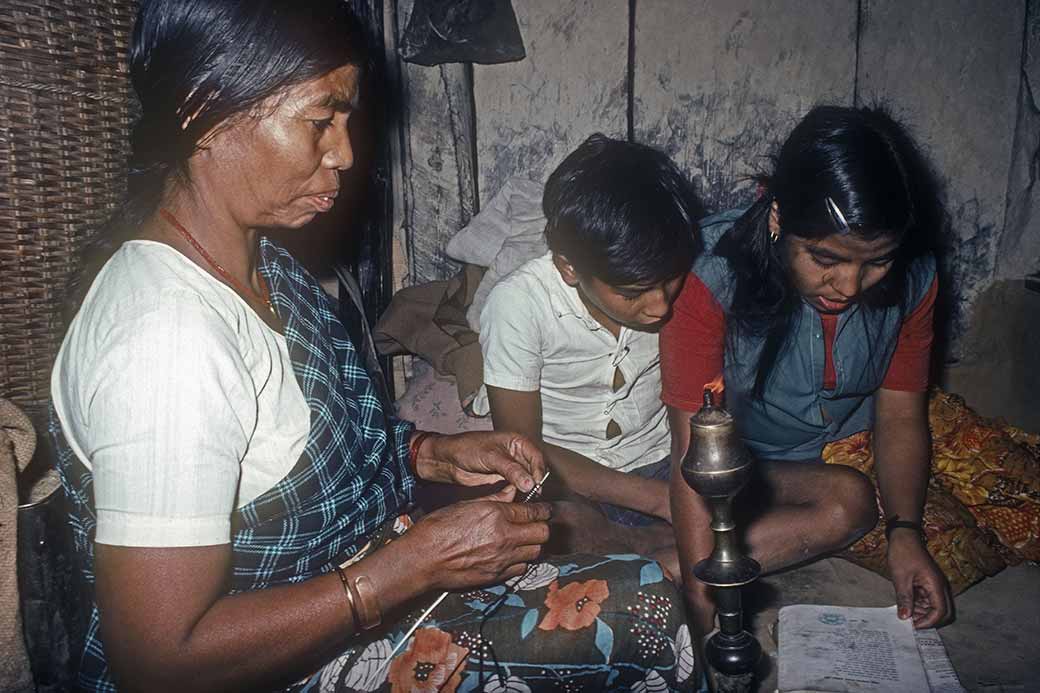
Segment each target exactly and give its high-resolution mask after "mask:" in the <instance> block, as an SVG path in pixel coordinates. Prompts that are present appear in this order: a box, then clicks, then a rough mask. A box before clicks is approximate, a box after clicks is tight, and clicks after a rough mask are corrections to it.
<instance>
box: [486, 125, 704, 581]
mask: <svg viewBox="0 0 1040 693" xmlns="http://www.w3.org/2000/svg"><path fill="white" fill-rule="evenodd" d="M542 206H543V209H544V212H545V216H546V219H547V223H546V230H545V235H546V240H547V242H548V245H549V249H550V252H549V253H547V254H546V255H544V256H542V257H539V258H536V259H534V260H531V261H530V262H528V263H526V264H525V265H523V266H522V267H520V268H519V269H518V270H516V271H515V272H513V273H512V274H510V275H509V276H508V277H506V278H505V279H503V280H502V281H501V282H499V283H498V284H497V285H496V286H495V288H494V289H493V290H492V292H491V295H490V296H489V298H488V301H487V304H486V305H485V306H484V309H483V311H482V313H481V328H480V343H481V349H482V351H483V355H484V384H485V388H482V390H481V392H480V393H479V394H478V397H477V400H476V401H475V402H474V409H475V411H476V412H477V413H487V411H488V409H489V408H490V412H491V415H492V420H493V421H494V426H495V429H496V430H509V431H517V432H520V433H523V434H525V435H527V436H529V437H531V438H532V439H533V440H536V441H539V442H540V444H541V445H542V448H543V450H544V451H545V453H546V455H547V458H548V459H549V462H550V465H551V467H552V470H553V473H554V476H555V477H556V480H557V481H558V482H561V483H562V484H563V485H564V486H565V487H566V491H565V493H566V494H567V496H566V497H567V498H568V500H569V501H570V502H567V503H559V504H557V509H556V510H555V511H554V519H555V520H556V521H557V522H559V523H560V524H562V525H563V526H564V527H565V528H566V530H567V531H566V532H565V534H566V535H567V538H566V541H565V545H564V546H562V547H560V548H561V550H564V551H573V550H583V551H590V550H600V551H618V550H627V551H632V552H636V553H641V554H645V555H651V556H653V557H655V558H657V559H658V560H660V561H661V562H662V564H664V565H665V567H666V568H668V569H669V570H670V571H671V572H672V573H673V575H676V576H677V575H678V569H677V563H676V559H675V548H674V538H673V537H672V532H671V527H670V526H669V525H668V524H666V523H668V522H670V519H671V512H670V509H669V500H668V483H667V478H668V471H669V451H670V436H669V429H668V421H667V413H666V411H665V407H664V405H663V404H662V402H661V399H660V397H661V376H660V366H659V357H658V346H657V345H658V335H657V333H658V330H659V329H660V327H661V325H662V324H663V323H664V322H665V321H666V320H667V319H668V316H669V314H670V312H671V305H672V301H674V300H675V297H676V296H677V295H678V293H679V290H680V289H681V288H682V283H683V279H684V278H685V276H686V275H687V273H688V272H689V269H690V266H691V264H692V263H693V260H694V257H695V256H696V254H697V252H698V250H699V248H700V240H699V234H698V232H697V226H696V220H697V219H698V218H700V216H701V207H700V203H699V201H698V200H697V197H696V195H695V193H694V191H693V187H692V185H691V184H690V183H689V181H687V180H686V178H685V177H684V176H683V175H682V173H680V171H679V170H678V168H677V167H676V166H675V164H674V163H672V162H671V161H670V160H669V159H668V157H667V156H665V155H664V154H663V153H661V152H659V151H657V150H654V149H652V148H650V147H646V146H644V145H639V144H633V143H629V142H624V141H618V140H612V139H610V138H607V137H604V136H603V135H599V134H597V135H593V136H592V137H590V138H589V139H588V140H586V141H585V142H584V143H583V144H581V146H579V147H578V148H577V149H576V150H575V151H574V152H572V153H571V154H570V155H568V156H567V158H566V159H564V161H563V162H562V163H561V164H560V166H559V167H558V168H557V169H556V170H555V171H554V172H553V173H552V175H551V176H550V177H549V181H548V183H547V184H546V187H545V192H544V196H543V198H542ZM588 501H595V502H596V503H598V505H596V504H595V503H589V502H588ZM604 514H605V515H606V516H607V518H609V519H610V520H611V522H609V523H608V522H606V521H605V518H604ZM661 520H663V521H664V522H661Z"/></svg>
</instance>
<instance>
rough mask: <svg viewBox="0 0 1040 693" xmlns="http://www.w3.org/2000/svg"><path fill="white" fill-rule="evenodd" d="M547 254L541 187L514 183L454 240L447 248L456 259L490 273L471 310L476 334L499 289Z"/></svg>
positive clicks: (515, 180) (469, 315) (470, 320)
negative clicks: (497, 286) (490, 298)
mask: <svg viewBox="0 0 1040 693" xmlns="http://www.w3.org/2000/svg"><path fill="white" fill-rule="evenodd" d="M548 249H549V248H548V246H547V245H546V243H545V216H544V215H543V214H542V185H541V184H540V183H535V182H533V181H530V180H525V179H523V178H509V179H508V180H506V182H505V183H504V184H503V185H502V188H501V189H500V190H499V191H498V192H497V193H495V195H494V196H493V197H492V198H491V199H490V200H489V201H488V203H487V205H485V206H484V208H483V209H481V210H480V213H479V214H477V215H476V216H474V217H473V219H471V220H470V222H469V223H468V224H466V226H464V227H463V228H462V229H460V230H459V232H458V233H456V234H455V235H454V236H452V238H451V240H449V241H448V245H447V248H446V249H445V250H446V252H447V254H448V256H449V257H451V258H453V259H455V260H458V261H460V262H467V263H470V264H473V265H479V266H480V267H486V268H487V272H486V273H485V274H484V277H483V278H482V279H481V280H480V285H479V286H477V287H476V291H475V293H474V294H473V297H472V301H471V303H470V305H469V309H468V310H467V311H466V318H467V322H468V323H469V326H470V328H471V329H472V330H473V331H474V332H478V333H479V332H480V311H481V310H482V309H483V308H484V303H485V301H486V300H487V297H488V294H490V293H491V289H492V288H493V287H494V286H495V284H497V283H498V282H499V281H500V280H501V279H503V278H504V277H505V276H506V275H508V274H509V273H510V272H512V271H513V270H515V269H516V268H517V267H519V266H520V265H522V264H524V263H525V262H527V261H528V260H532V259H534V258H536V257H540V256H542V255H544V254H545V251H546V250H548Z"/></svg>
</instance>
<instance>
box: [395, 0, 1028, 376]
mask: <svg viewBox="0 0 1040 693" xmlns="http://www.w3.org/2000/svg"><path fill="white" fill-rule="evenodd" d="M411 2H412V0H396V8H397V12H398V26H399V28H400V27H403V26H404V21H403V19H404V18H405V17H406V16H407V14H408V13H409V11H410V6H411ZM513 5H514V8H515V10H516V13H517V17H518V20H519V22H520V28H521V32H522V34H523V37H524V44H525V46H526V49H527V53H528V57H527V58H526V59H525V60H524V61H522V62H518V63H511V64H507V65H494V66H481V65H476V66H473V67H472V69H470V68H469V67H468V66H460V65H452V66H442V67H439V68H425V67H418V66H413V65H404V67H403V70H404V72H405V73H406V77H407V80H406V83H405V97H406V103H407V111H408V114H409V119H408V123H407V127H406V137H405V139H406V140H407V141H408V142H409V146H410V150H409V151H408V152H406V153H405V156H404V157H403V167H402V168H403V170H402V174H403V179H404V180H405V181H406V188H407V190H408V199H407V201H406V204H405V207H406V212H405V218H406V222H405V227H406V228H405V231H404V233H405V237H406V238H407V239H408V243H407V244H406V245H407V246H408V247H409V248H410V249H411V254H410V255H409V257H408V258H407V259H406V262H405V265H406V266H407V272H408V276H407V277H406V278H405V281H406V283H412V282H416V281H426V280H429V279H434V278H439V277H443V276H445V275H446V274H448V273H450V272H451V271H452V270H453V264H452V263H451V262H450V260H447V259H446V258H445V257H444V255H443V247H444V243H445V242H446V239H447V238H448V237H450V236H451V234H452V233H454V231H455V230H457V229H458V228H459V227H460V226H461V225H462V224H464V223H465V221H466V220H468V218H469V216H470V215H471V214H472V213H473V211H474V209H475V208H477V207H478V206H479V201H480V200H487V199H488V197H489V196H490V195H491V194H493V193H494V192H495V190H496V189H497V188H498V186H500V185H501V183H502V181H503V180H504V179H505V178H507V177H508V176H511V175H521V176H526V177H529V178H532V179H534V180H544V177H545V176H546V175H547V174H548V172H549V171H551V170H552V168H553V167H554V166H555V165H556V164H557V163H558V162H559V161H560V159H562V157H563V156H564V155H565V154H566V153H567V152H568V151H569V150H571V149H572V148H573V147H574V146H576V145H577V144H578V143H579V142H581V141H582V140H583V139H584V138H585V137H586V136H587V135H589V134H591V133H592V132H595V131H602V132H605V133H607V134H610V135H614V136H626V135H627V136H630V137H633V138H634V139H635V140H637V141H641V142H646V143H649V144H653V145H655V146H658V147H661V148H662V149H664V150H665V151H667V152H668V153H669V154H670V155H671V156H672V157H674V159H675V160H676V161H677V162H678V163H679V164H680V166H681V167H682V168H683V169H684V170H685V171H686V172H687V173H688V174H690V175H691V176H692V177H693V178H694V179H695V181H696V182H697V185H698V189H699V191H700V192H701V194H702V196H703V197H704V199H705V201H706V203H707V205H708V207H709V208H710V209H723V208H727V207H731V206H734V205H739V204H744V203H747V202H748V201H750V199H751V198H752V196H753V193H754V186H753V184H752V183H751V182H750V180H749V176H750V175H752V174H754V173H755V172H757V171H760V170H763V169H766V168H767V167H768V159H767V156H768V155H769V154H770V153H771V152H772V151H773V149H774V147H775V146H776V145H777V144H778V141H779V140H781V139H782V138H783V137H784V136H785V135H786V133H787V132H788V131H789V130H790V128H791V126H792V125H793V124H794V123H795V122H796V121H797V120H798V118H799V117H800V116H801V115H802V114H804V113H805V111H806V110H807V109H808V108H809V107H811V106H812V105H814V104H817V103H838V104H848V105H853V104H856V105H859V104H870V103H875V102H877V101H883V102H884V103H886V104H887V105H888V106H889V108H890V109H891V110H892V111H893V112H894V113H895V114H896V115H897V116H898V117H900V118H901V119H902V120H904V121H905V122H906V123H908V124H909V126H910V128H911V130H912V131H913V132H914V134H915V135H916V137H917V139H918V141H919V142H921V143H922V144H923V145H924V147H925V149H926V151H927V152H928V153H929V155H930V158H931V159H932V161H933V163H934V164H935V166H936V169H937V170H938V171H939V173H940V175H941V177H942V178H943V180H944V182H945V184H946V202H947V209H948V212H949V229H948V238H949V241H950V242H949V248H950V251H949V252H948V253H947V255H946V257H945V259H944V261H945V264H946V267H947V270H948V272H949V276H950V279H951V281H950V282H948V283H947V285H946V286H945V287H944V289H945V290H947V291H948V292H949V296H950V298H951V305H952V308H953V310H952V316H951V317H952V322H951V341H950V344H949V346H948V349H947V352H946V354H945V355H944V357H945V359H946V361H947V363H948V365H949V366H951V367H952V368H961V369H964V368H972V367H974V365H977V364H981V363H983V362H985V361H986V359H987V358H990V354H989V353H988V352H990V351H991V350H989V349H988V348H987V347H985V346H984V342H985V340H982V341H980V339H978V338H975V337H972V336H971V335H972V334H974V333H975V332H977V331H978V326H974V325H973V314H974V307H975V305H976V303H977V302H978V300H979V297H980V296H981V295H982V294H984V293H985V292H987V291H989V290H991V289H992V287H994V286H996V285H998V284H999V286H1000V287H1005V286H1006V287H1007V290H1009V291H1011V292H1012V293H1014V292H1015V291H1019V292H1020V291H1024V289H1023V288H1022V282H1021V279H1022V277H1023V276H1024V275H1026V274H1028V273H1030V272H1036V271H1037V270H1038V269H1040V232H1038V221H1040V192H1038V191H1037V190H1036V189H1035V186H1034V182H1035V180H1036V177H1037V173H1038V170H1040V158H1038V156H1040V110H1038V106H1040V94H1036V93H1035V92H1034V91H1033V90H1032V87H1033V86H1040V55H1038V54H1040V0H800V1H799V2H788V1H782V0H514V2H513ZM1003 291H1004V288H999V291H998V293H1000V295H1004V294H1003V293H1001V292H1003ZM1009 305H1017V306H1029V305H1035V303H1031V302H1029V301H1011V302H1010V303H1009ZM1023 310H1025V308H1023ZM982 313H985V315H982ZM993 316H994V314H993V311H989V310H987V311H980V317H979V320H993V319H994V317H993ZM1000 318H1001V319H1004V320H1012V321H1014V320H1019V321H1021V323H1022V324H1023V325H1026V324H1029V322H1030V320H1035V319H1036V318H1040V316H1037V315H1032V314H1022V315H1018V314H1015V315H1001V316H1000ZM982 327H983V328H984V327H985V325H983V326H982ZM983 332H985V330H983ZM980 387H981V386H980Z"/></svg>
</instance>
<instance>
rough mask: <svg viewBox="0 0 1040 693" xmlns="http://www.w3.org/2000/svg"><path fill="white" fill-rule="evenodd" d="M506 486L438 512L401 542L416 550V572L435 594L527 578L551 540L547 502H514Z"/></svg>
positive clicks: (549, 514)
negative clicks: (528, 569)
mask: <svg viewBox="0 0 1040 693" xmlns="http://www.w3.org/2000/svg"><path fill="white" fill-rule="evenodd" d="M513 493H515V490H514V489H511V488H509V487H507V488H506V489H503V490H502V491H499V492H498V493H495V494H492V495H490V496H486V497H485V498H481V499H478V500H472V501H463V502H461V503H455V504H454V505H449V506H447V507H445V508H441V509H440V510H436V511H434V512H432V513H430V514H429V515H427V516H425V517H423V518H422V520H420V521H419V522H417V523H416V524H415V526H413V527H412V528H411V529H410V530H409V531H408V532H407V533H406V534H404V535H403V536H402V537H401V538H400V539H398V540H397V541H396V542H394V543H395V544H396V543H399V542H406V543H407V544H409V545H410V546H414V547H415V548H414V549H412V551H411V553H412V555H413V556H414V557H415V561H416V565H415V567H416V569H417V570H419V571H421V572H422V573H423V575H421V576H420V577H423V578H425V579H426V580H427V581H428V585H429V588H430V589H438V590H457V589H466V588H470V587H478V586H481V585H489V584H494V583H498V582H501V581H502V580H505V579H507V578H511V577H515V576H517V575H521V574H523V572H524V570H526V569H527V564H528V563H530V562H532V561H534V560H536V559H537V558H538V556H539V555H540V553H541V548H542V544H544V543H545V542H546V541H548V540H549V518H550V516H551V509H550V505H549V504H548V503H523V504H521V503H510V502H508V500H507V498H508V497H510V496H511V495H512V494H513Z"/></svg>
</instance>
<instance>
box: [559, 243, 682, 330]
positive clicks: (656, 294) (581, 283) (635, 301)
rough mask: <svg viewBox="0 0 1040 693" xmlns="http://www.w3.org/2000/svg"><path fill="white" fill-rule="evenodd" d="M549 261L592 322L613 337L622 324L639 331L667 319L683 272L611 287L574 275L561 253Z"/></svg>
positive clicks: (653, 327) (651, 327)
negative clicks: (646, 282) (661, 279)
mask: <svg viewBox="0 0 1040 693" xmlns="http://www.w3.org/2000/svg"><path fill="white" fill-rule="evenodd" d="M553 262H554V263H555V264H556V269H558V270H559V272H560V276H562V277H563V281H564V282H565V283H567V284H568V285H569V286H573V287H574V288H576V289H577V290H578V295H579V296H581V300H582V302H583V303H584V304H585V307H586V308H588V309H589V313H590V314H591V315H592V317H593V318H595V320H596V322H598V323H599V324H601V325H603V326H604V327H605V328H607V329H608V330H610V331H611V332H612V333H614V334H615V336H616V335H617V334H618V332H619V331H620V328H621V327H622V326H624V327H627V328H629V329H632V330H639V331H641V332H656V331H657V330H659V329H660V328H661V326H662V325H664V323H665V322H666V321H667V320H668V318H669V316H670V315H671V312H672V303H673V302H675V299H676V297H677V296H678V295H679V291H680V290H682V286H683V282H684V281H685V279H686V274H685V273H684V274H681V275H679V276H678V277H673V278H672V279H669V280H667V281H664V282H661V283H659V284H652V285H640V286H613V285H611V284H607V283H606V282H602V281H600V280H599V279H596V278H595V277H587V276H584V275H580V274H578V272H577V271H575V269H574V266H573V265H572V264H571V263H570V262H569V261H568V260H567V258H566V257H564V256H562V255H558V254H557V255H553Z"/></svg>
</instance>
